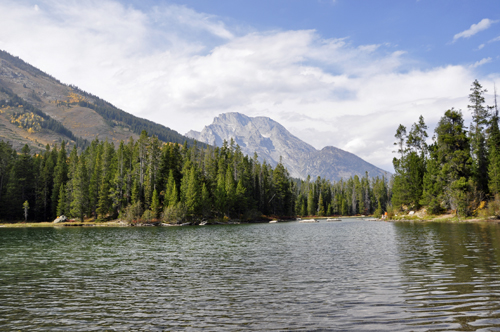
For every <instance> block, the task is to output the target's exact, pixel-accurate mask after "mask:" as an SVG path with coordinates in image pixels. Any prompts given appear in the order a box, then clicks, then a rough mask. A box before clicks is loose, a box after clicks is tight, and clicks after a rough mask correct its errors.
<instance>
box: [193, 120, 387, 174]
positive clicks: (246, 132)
mask: <svg viewBox="0 0 500 332" xmlns="http://www.w3.org/2000/svg"><path fill="white" fill-rule="evenodd" d="M186 136H188V137H191V138H193V139H196V140H197V141H199V142H203V143H207V144H211V145H216V146H222V144H223V141H224V140H226V141H228V142H229V141H230V140H231V138H232V139H234V141H235V143H237V144H238V145H239V146H240V147H241V150H242V152H243V153H244V154H248V155H249V156H252V155H253V154H254V153H257V155H258V157H259V159H260V160H261V161H262V160H266V161H267V162H268V163H269V164H271V165H273V166H275V165H276V164H277V163H278V162H279V161H280V158H281V159H282V162H283V164H284V165H285V167H286V168H287V169H288V171H289V172H290V175H291V176H293V177H296V178H301V179H305V178H307V176H308V175H310V176H311V177H312V178H313V179H314V178H316V177H317V176H321V177H323V178H326V179H329V180H332V181H339V180H340V179H341V178H344V179H347V178H349V177H351V176H354V175H358V176H364V175H365V172H368V175H369V176H370V177H376V176H379V177H382V176H385V177H388V176H390V173H389V172H386V171H384V170H382V169H380V168H378V167H376V166H374V165H372V164H370V163H368V162H366V161H364V160H363V159H361V158H359V157H357V156H356V155H354V154H352V153H350V152H347V151H344V150H341V149H339V148H336V147H333V146H327V147H325V148H323V149H321V150H319V151H318V150H316V149H315V148H314V147H312V146H311V145H309V144H307V143H305V142H303V141H301V140H300V139H298V138H297V137H295V136H293V135H292V134H291V133H290V132H289V131H288V130H287V129H286V128H285V127H283V126H282V125H281V124H279V123H278V122H276V121H274V120H272V119H270V118H267V117H253V118H252V117H248V116H246V115H243V114H240V113H224V114H221V115H219V116H218V117H216V118H215V119H214V122H213V123H212V124H211V125H208V126H205V128H204V129H203V130H202V131H201V132H197V131H193V130H191V131H190V132H188V133H187V134H186Z"/></svg>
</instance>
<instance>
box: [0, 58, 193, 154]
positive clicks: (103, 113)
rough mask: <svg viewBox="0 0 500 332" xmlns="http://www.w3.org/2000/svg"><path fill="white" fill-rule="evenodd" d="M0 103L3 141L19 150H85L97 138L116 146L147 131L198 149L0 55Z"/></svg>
mask: <svg viewBox="0 0 500 332" xmlns="http://www.w3.org/2000/svg"><path fill="white" fill-rule="evenodd" d="M0 102H1V104H0V107H1V106H2V105H3V106H4V107H2V108H1V109H0V139H3V140H5V141H9V142H11V144H12V145H13V147H14V148H15V149H16V150H18V151H20V150H21V148H22V147H23V145H24V144H28V145H29V146H30V149H31V150H32V151H36V152H40V151H43V149H44V148H45V145H46V144H50V145H51V146H53V145H54V144H56V143H57V144H60V143H61V141H62V140H65V141H66V142H68V141H70V142H73V143H77V144H78V145H79V146H81V147H82V146H83V145H84V142H85V140H88V141H92V140H93V139H94V138H95V137H99V138H100V139H102V140H105V139H108V140H109V141H110V142H113V143H114V144H115V146H118V144H119V142H120V141H121V140H127V139H128V138H129V137H131V136H132V137H133V138H134V139H137V138H138V137H139V135H140V133H141V132H142V131H143V130H146V131H147V132H148V133H149V134H150V135H155V136H156V137H158V139H159V140H161V141H163V142H176V143H179V144H183V143H184V142H185V141H186V142H187V144H188V146H191V145H193V144H194V140H192V139H191V138H187V137H185V136H182V135H181V134H179V133H178V132H176V131H174V130H172V129H170V128H167V127H165V126H163V125H160V124H157V123H154V122H152V121H149V120H146V119H142V118H139V117H137V116H134V115H132V114H129V113H127V112H125V111H122V110H120V109H118V108H116V107H115V106H113V105H112V104H110V103H109V102H106V101H104V100H102V99H101V98H99V97H97V96H94V95H92V94H90V93H87V92H85V91H82V90H81V89H79V88H78V87H76V86H74V85H66V84H63V83H61V82H60V81H58V80H57V79H55V78H53V77H52V76H50V75H48V74H46V73H44V72H42V71H41V70H39V69H37V68H35V67H33V66H31V65H30V64H28V63H26V62H24V61H23V60H22V59H20V58H18V57H14V56H12V55H10V54H9V53H7V52H5V51H1V50H0ZM14 113H15V114H14ZM13 117H14V118H13ZM28 122H29V123H28ZM28 125H31V126H28Z"/></svg>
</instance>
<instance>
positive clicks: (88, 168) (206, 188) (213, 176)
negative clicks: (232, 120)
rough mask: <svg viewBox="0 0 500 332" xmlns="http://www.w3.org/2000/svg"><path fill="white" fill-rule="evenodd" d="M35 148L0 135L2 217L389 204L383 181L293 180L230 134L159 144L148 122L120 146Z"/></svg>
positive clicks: (305, 211) (330, 209) (279, 213)
mask: <svg viewBox="0 0 500 332" xmlns="http://www.w3.org/2000/svg"><path fill="white" fill-rule="evenodd" d="M67 146H68V145H67V144H65V143H64V142H63V144H61V145H60V146H54V147H50V146H48V145H47V147H46V150H45V151H44V152H43V153H40V154H31V152H30V149H29V147H28V146H27V145H26V146H24V148H23V149H22V151H21V152H20V153H18V152H16V151H14V150H13V149H12V147H11V146H10V145H9V144H8V143H5V142H3V141H1V142H0V216H1V219H2V220H3V221H20V220H30V221H52V220H54V219H55V218H56V217H57V216H61V215H65V216H67V217H70V218H73V219H79V220H85V219H86V220H89V218H90V219H92V220H96V221H99V220H110V219H115V218H120V219H122V220H126V221H128V222H137V221H141V222H154V221H162V222H168V223H183V222H199V221H201V220H208V219H210V220H219V221H228V220H229V219H239V220H242V221H258V220H266V216H267V217H269V218H271V217H272V218H290V217H295V216H306V215H309V216H313V215H316V216H328V215H356V214H371V213H374V212H375V213H377V214H380V213H382V211H383V210H385V208H386V206H387V205H388V204H390V196H391V194H390V188H389V186H388V183H387V180H386V179H384V178H382V179H380V178H375V179H370V178H369V177H368V174H366V175H365V176H364V177H362V178H359V177H358V176H354V177H353V178H350V179H347V180H342V181H339V182H336V183H331V182H329V181H326V180H325V179H322V178H319V177H318V178H317V179H315V180H314V181H312V180H311V179H310V178H308V179H307V180H298V179H293V178H291V177H290V176H289V173H288V171H287V169H286V168H285V167H284V166H283V165H282V164H281V163H279V164H278V165H276V166H275V167H274V168H273V167H271V166H270V165H269V164H268V163H266V162H265V161H264V162H262V163H261V162H259V161H258V156H257V155H256V154H255V155H254V156H253V157H249V156H246V155H243V154H242V152H241V149H240V147H239V146H238V145H235V144H234V142H233V141H231V142H224V144H223V146H222V147H211V146H206V145H199V144H196V143H195V144H193V145H191V146H188V145H187V143H184V145H180V144H178V143H166V144H165V143H163V142H161V141H160V140H159V139H158V137H157V136H148V134H147V133H146V131H143V132H142V133H141V135H140V138H139V139H138V140H136V141H134V140H133V139H132V138H130V139H129V141H128V142H123V141H122V142H121V143H120V144H119V146H115V145H114V144H113V143H110V142H108V141H99V140H97V139H96V140H94V141H92V142H91V143H90V144H89V145H88V146H87V147H86V148H85V149H84V150H82V151H80V150H78V149H77V147H76V146H73V148H72V150H71V151H66V148H67Z"/></svg>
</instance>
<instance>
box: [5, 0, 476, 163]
mask: <svg viewBox="0 0 500 332" xmlns="http://www.w3.org/2000/svg"><path fill="white" fill-rule="evenodd" d="M37 4H38V6H39V11H34V10H33V5H34V4H33V3H30V2H21V4H19V2H17V1H16V2H14V1H3V2H2V3H0V49H4V50H6V51H8V52H10V53H12V54H14V55H17V56H20V57H21V58H23V59H24V60H26V61H27V62H29V63H31V64H33V65H35V66H37V67H39V68H40V69H42V70H44V71H46V72H48V73H50V74H51V75H53V76H55V77H57V78H59V79H61V80H62V81H63V82H67V83H72V84H75V85H77V86H79V87H81V88H83V89H84V90H87V91H89V92H91V93H93V94H96V95H98V96H100V97H102V98H104V99H106V100H108V101H110V102H111V103H113V104H114V105H116V106H118V107H120V108H122V109H123V110H125V111H127V112H130V113H133V114H135V115H138V116H141V117H146V118H148V119H150V120H153V121H156V122H159V123H162V124H164V125H166V126H168V127H170V128H173V129H175V130H177V131H179V132H181V133H185V132H187V131H188V130H190V129H194V130H201V129H202V128H203V126H205V125H208V124H210V123H211V122H212V120H213V118H214V117H215V116H217V115H218V114H220V113H223V112H229V111H236V112H242V113H245V114H247V115H249V116H269V117H271V118H273V119H275V120H276V121H278V122H280V123H282V124H283V125H284V126H285V127H287V128H288V129H289V130H290V131H291V132H292V133H293V134H295V135H296V136H298V137H299V138H301V139H303V140H305V141H306V142H308V143H310V144H312V145H314V146H315V147H316V148H318V149H320V148H323V147H324V146H326V145H334V146H336V147H339V148H342V149H345V150H348V151H350V152H353V153H356V154H357V155H359V156H360V157H362V158H364V159H366V160H367V161H369V162H371V163H373V164H375V165H377V166H379V167H383V168H385V169H387V170H391V169H392V165H391V160H392V157H393V154H392V153H391V151H392V150H393V145H392V143H393V141H394V137H393V136H394V132H395V130H396V128H397V126H398V125H399V124H400V123H402V124H404V125H406V126H407V127H411V124H412V123H413V122H415V121H417V119H418V116H419V115H421V114H422V115H423V116H424V118H425V120H426V122H427V123H428V124H429V127H430V128H433V126H434V124H435V123H436V122H437V121H438V120H439V118H440V117H441V116H442V114H443V113H444V111H445V110H446V109H449V108H451V107H452V106H455V107H456V108H460V107H462V108H465V107H466V105H467V100H466V98H467V95H468V93H469V87H470V84H471V82H472V81H473V80H474V79H475V78H476V76H475V74H474V72H473V66H471V67H465V66H447V67H438V68H432V69H429V70H426V71H423V70H418V69H412V70H409V68H412V67H415V66H416V63H415V62H414V61H413V60H412V59H411V58H410V57H409V56H408V54H406V53H405V52H404V51H403V50H396V51H394V47H393V46H390V45H385V44H382V45H353V44H352V42H351V41H350V40H349V39H346V38H339V39H324V38H322V37H321V36H320V35H319V34H318V33H316V32H315V31H313V30H300V31H266V32H258V31H246V30H245V29H241V28H240V27H237V28H234V27H233V28H232V27H228V26H227V25H226V24H225V23H224V22H222V21H221V20H220V19H219V18H217V17H213V16H210V15H206V14H203V13H197V12H195V11H193V10H192V9H189V8H186V7H184V6H163V7H157V8H154V9H152V10H151V11H149V12H146V11H140V10H138V9H135V8H133V7H126V6H123V5H121V4H119V3H117V2H115V1H112V0H105V1H80V2H76V1H75V2H70V3H68V2H60V1H55V0H54V1H38V3H37ZM28 9H29V10H28ZM235 31H237V32H235ZM481 61H486V60H484V59H483V60H481ZM481 61H479V62H481ZM479 62H478V63H479ZM478 65H479V64H478ZM402 69H405V70H402ZM482 83H483V82H482ZM431 131H432V130H430V131H429V134H430V136H432V132H431Z"/></svg>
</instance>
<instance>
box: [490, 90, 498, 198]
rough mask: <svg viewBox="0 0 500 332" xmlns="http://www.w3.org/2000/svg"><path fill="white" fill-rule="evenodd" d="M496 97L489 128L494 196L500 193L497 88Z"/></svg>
mask: <svg viewBox="0 0 500 332" xmlns="http://www.w3.org/2000/svg"><path fill="white" fill-rule="evenodd" d="M494 95H495V105H494V106H493V115H492V117H491V119H490V122H489V128H488V134H489V135H488V147H489V154H488V156H489V160H488V161H489V164H488V178H489V181H488V188H489V190H490V193H491V194H492V195H493V196H494V195H498V194H499V193H500V130H499V128H498V121H499V118H498V106H497V91H496V87H495V93H494Z"/></svg>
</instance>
